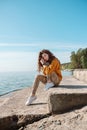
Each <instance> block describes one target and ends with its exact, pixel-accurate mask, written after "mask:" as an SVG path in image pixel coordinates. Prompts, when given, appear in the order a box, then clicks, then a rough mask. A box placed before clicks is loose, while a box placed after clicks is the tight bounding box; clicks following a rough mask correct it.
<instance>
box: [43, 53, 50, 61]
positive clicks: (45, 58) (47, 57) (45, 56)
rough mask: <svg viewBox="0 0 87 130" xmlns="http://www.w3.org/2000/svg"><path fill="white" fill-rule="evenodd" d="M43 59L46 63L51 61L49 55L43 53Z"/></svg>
mask: <svg viewBox="0 0 87 130" xmlns="http://www.w3.org/2000/svg"><path fill="white" fill-rule="evenodd" d="M42 58H43V59H44V60H45V61H48V60H49V55H48V54H47V53H43V54H42Z"/></svg>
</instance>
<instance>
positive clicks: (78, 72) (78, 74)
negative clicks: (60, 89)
mask: <svg viewBox="0 0 87 130" xmlns="http://www.w3.org/2000/svg"><path fill="white" fill-rule="evenodd" d="M73 76H74V77H75V78H77V79H79V80H80V81H84V82H87V69H75V70H74V71H73Z"/></svg>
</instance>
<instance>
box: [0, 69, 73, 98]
mask: <svg viewBox="0 0 87 130" xmlns="http://www.w3.org/2000/svg"><path fill="white" fill-rule="evenodd" d="M37 74H38V72H37V71H27V72H0V96H2V95H5V94H9V93H11V92H13V91H17V90H20V89H23V88H27V87H31V86H32V84H33V81H34V78H35V76H36V75H37ZM62 75H63V76H70V75H72V71H62Z"/></svg>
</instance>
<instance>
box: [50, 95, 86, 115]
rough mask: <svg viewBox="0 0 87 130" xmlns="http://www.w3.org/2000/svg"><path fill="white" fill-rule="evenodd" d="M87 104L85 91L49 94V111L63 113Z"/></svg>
mask: <svg viewBox="0 0 87 130" xmlns="http://www.w3.org/2000/svg"><path fill="white" fill-rule="evenodd" d="M85 105H87V93H63V94H55V93H54V94H50V96H49V99H48V107H49V112H50V113H54V114H55V113H64V112H67V111H70V110H73V109H75V108H80V107H82V106H85Z"/></svg>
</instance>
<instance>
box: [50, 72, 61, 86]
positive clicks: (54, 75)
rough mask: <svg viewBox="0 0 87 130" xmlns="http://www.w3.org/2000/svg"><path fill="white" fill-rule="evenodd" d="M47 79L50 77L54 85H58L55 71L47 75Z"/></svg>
mask: <svg viewBox="0 0 87 130" xmlns="http://www.w3.org/2000/svg"><path fill="white" fill-rule="evenodd" d="M48 79H50V80H51V81H52V82H53V83H54V84H55V85H59V83H60V80H59V78H58V75H57V74H56V73H55V72H52V73H51V74H50V75H48Z"/></svg>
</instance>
